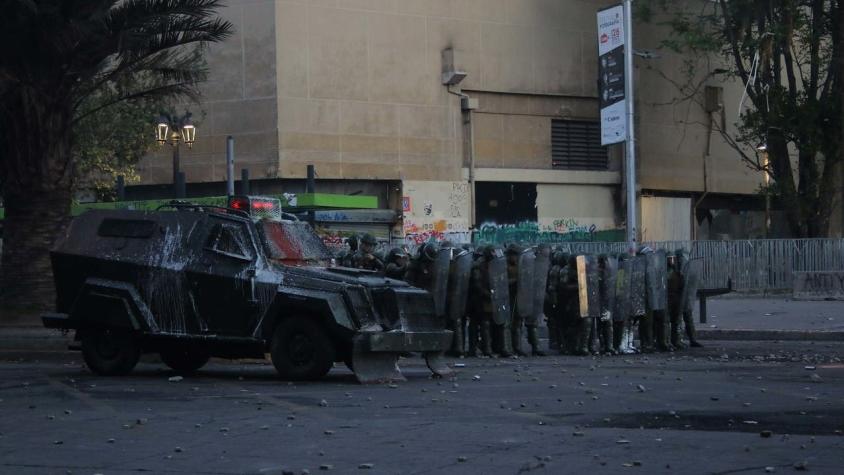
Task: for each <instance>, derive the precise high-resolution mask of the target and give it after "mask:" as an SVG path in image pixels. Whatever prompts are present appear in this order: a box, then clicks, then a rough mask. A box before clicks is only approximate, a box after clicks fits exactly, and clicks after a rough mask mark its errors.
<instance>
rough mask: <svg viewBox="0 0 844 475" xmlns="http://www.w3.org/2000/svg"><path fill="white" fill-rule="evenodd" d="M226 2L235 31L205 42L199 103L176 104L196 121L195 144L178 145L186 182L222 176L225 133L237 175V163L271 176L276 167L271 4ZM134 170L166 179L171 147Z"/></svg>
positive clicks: (264, 0)
mask: <svg viewBox="0 0 844 475" xmlns="http://www.w3.org/2000/svg"><path fill="white" fill-rule="evenodd" d="M226 4H227V5H228V6H227V7H226V8H222V9H221V10H220V13H221V16H223V17H224V18H225V19H226V20H228V21H230V22H231V23H232V24H233V25H234V28H235V32H234V35H232V37H231V38H229V39H228V40H227V41H225V42H223V43H219V44H214V45H211V46H210V47H209V51H208V55H207V61H208V69H209V76H208V81H207V82H206V83H205V84H203V85H202V87H201V93H202V98H201V102H200V103H199V104H178V105H175V106H174V109H175V110H176V111H177V112H178V113H180V114H181V113H183V112H184V110H185V109H186V108H187V109H189V110H190V111H192V112H193V113H194V121H195V122H196V123H197V134H196V144H195V145H194V147H193V149H192V150H189V149H187V147H182V149H181V163H182V171H184V172H185V175H186V179H187V181H188V182H207V181H224V180H225V179H226V137H227V136H228V135H233V136H234V137H235V140H236V146H235V149H236V155H235V156H236V165H235V166H236V169H237V170H238V172H237V173H238V176H239V170H240V169H241V168H248V169H249V171H250V176H251V177H253V178H267V177H275V176H277V172H278V133H277V128H278V127H277V123H278V121H277V118H276V114H277V110H278V108H277V100H276V63H275V59H276V55H275V43H276V42H275V36H276V25H275V3H274V1H273V0H230V1H227V2H226ZM150 120H152V118H150ZM150 133H152V125H150ZM138 171H139V173H140V175H141V177H142V183H144V184H152V183H170V182H171V181H172V150H171V148H170V147H169V146H165V147H164V148H162V149H160V150H158V151H157V153H153V154H151V155H150V156H149V157H146V158H145V159H144V160H143V161H142V162H141V164H140V166H139V170H138Z"/></svg>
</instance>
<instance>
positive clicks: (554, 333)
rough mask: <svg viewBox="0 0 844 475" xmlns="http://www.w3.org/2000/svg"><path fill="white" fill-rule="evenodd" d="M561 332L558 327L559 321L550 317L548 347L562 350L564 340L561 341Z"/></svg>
mask: <svg viewBox="0 0 844 475" xmlns="http://www.w3.org/2000/svg"><path fill="white" fill-rule="evenodd" d="M559 337H560V332H559V330H558V328H557V321H556V320H555V319H554V318H549V319H548V348H549V349H551V350H558V351H561V350H562V342H561V341H560V338H559ZM528 338H530V331H528ZM561 352H562V351H561Z"/></svg>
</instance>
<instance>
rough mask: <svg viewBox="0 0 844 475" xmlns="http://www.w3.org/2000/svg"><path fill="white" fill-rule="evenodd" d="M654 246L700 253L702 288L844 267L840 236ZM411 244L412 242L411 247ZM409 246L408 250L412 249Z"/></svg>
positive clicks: (604, 247) (779, 287)
mask: <svg viewBox="0 0 844 475" xmlns="http://www.w3.org/2000/svg"><path fill="white" fill-rule="evenodd" d="M642 244H643V245H648V246H650V247H652V248H654V249H665V250H666V251H675V250H677V249H680V248H683V249H685V250H687V251H689V253H690V255H691V257H692V258H698V257H700V258H703V279H702V282H701V286H702V288H708V289H714V288H724V287H726V286H727V281H728V280H732V285H733V289H734V290H738V291H754V292H761V291H783V290H791V286H792V283H793V279H794V272H798V271H844V239H752V240H738V241H657V242H645V243H642ZM627 245H628V244H627V243H626V242H567V243H560V244H555V245H554V246H555V247H557V248H559V249H561V250H563V251H566V252H570V253H578V254H580V253H582V254H601V253H621V252H626V251H627ZM411 247H412V248H415V247H416V246H411ZM413 250H414V249H411V251H413Z"/></svg>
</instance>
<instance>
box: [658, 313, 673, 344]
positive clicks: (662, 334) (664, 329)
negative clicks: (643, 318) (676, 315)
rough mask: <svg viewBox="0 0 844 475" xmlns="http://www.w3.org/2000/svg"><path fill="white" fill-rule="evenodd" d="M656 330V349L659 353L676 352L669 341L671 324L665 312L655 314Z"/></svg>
mask: <svg viewBox="0 0 844 475" xmlns="http://www.w3.org/2000/svg"><path fill="white" fill-rule="evenodd" d="M654 328H655V333H656V349H657V350H658V351H663V352H670V351H674V348H673V347H672V346H671V343H670V342H669V341H668V340H669V335H670V334H671V323H670V322H669V321H668V316H667V315H666V314H665V312H664V311H658V312H654Z"/></svg>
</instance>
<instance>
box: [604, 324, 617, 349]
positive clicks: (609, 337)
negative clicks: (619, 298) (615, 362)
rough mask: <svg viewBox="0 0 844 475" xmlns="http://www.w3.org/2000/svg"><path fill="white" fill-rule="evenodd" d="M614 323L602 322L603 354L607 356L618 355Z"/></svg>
mask: <svg viewBox="0 0 844 475" xmlns="http://www.w3.org/2000/svg"><path fill="white" fill-rule="evenodd" d="M612 326H613V322H612V320H608V321H605V322H601V327H602V328H601V330H602V331H601V352H603V353H604V354H607V355H614V354H616V351H615V341H614V340H615V339H614V338H613V336H614V335H613V327H612Z"/></svg>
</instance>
